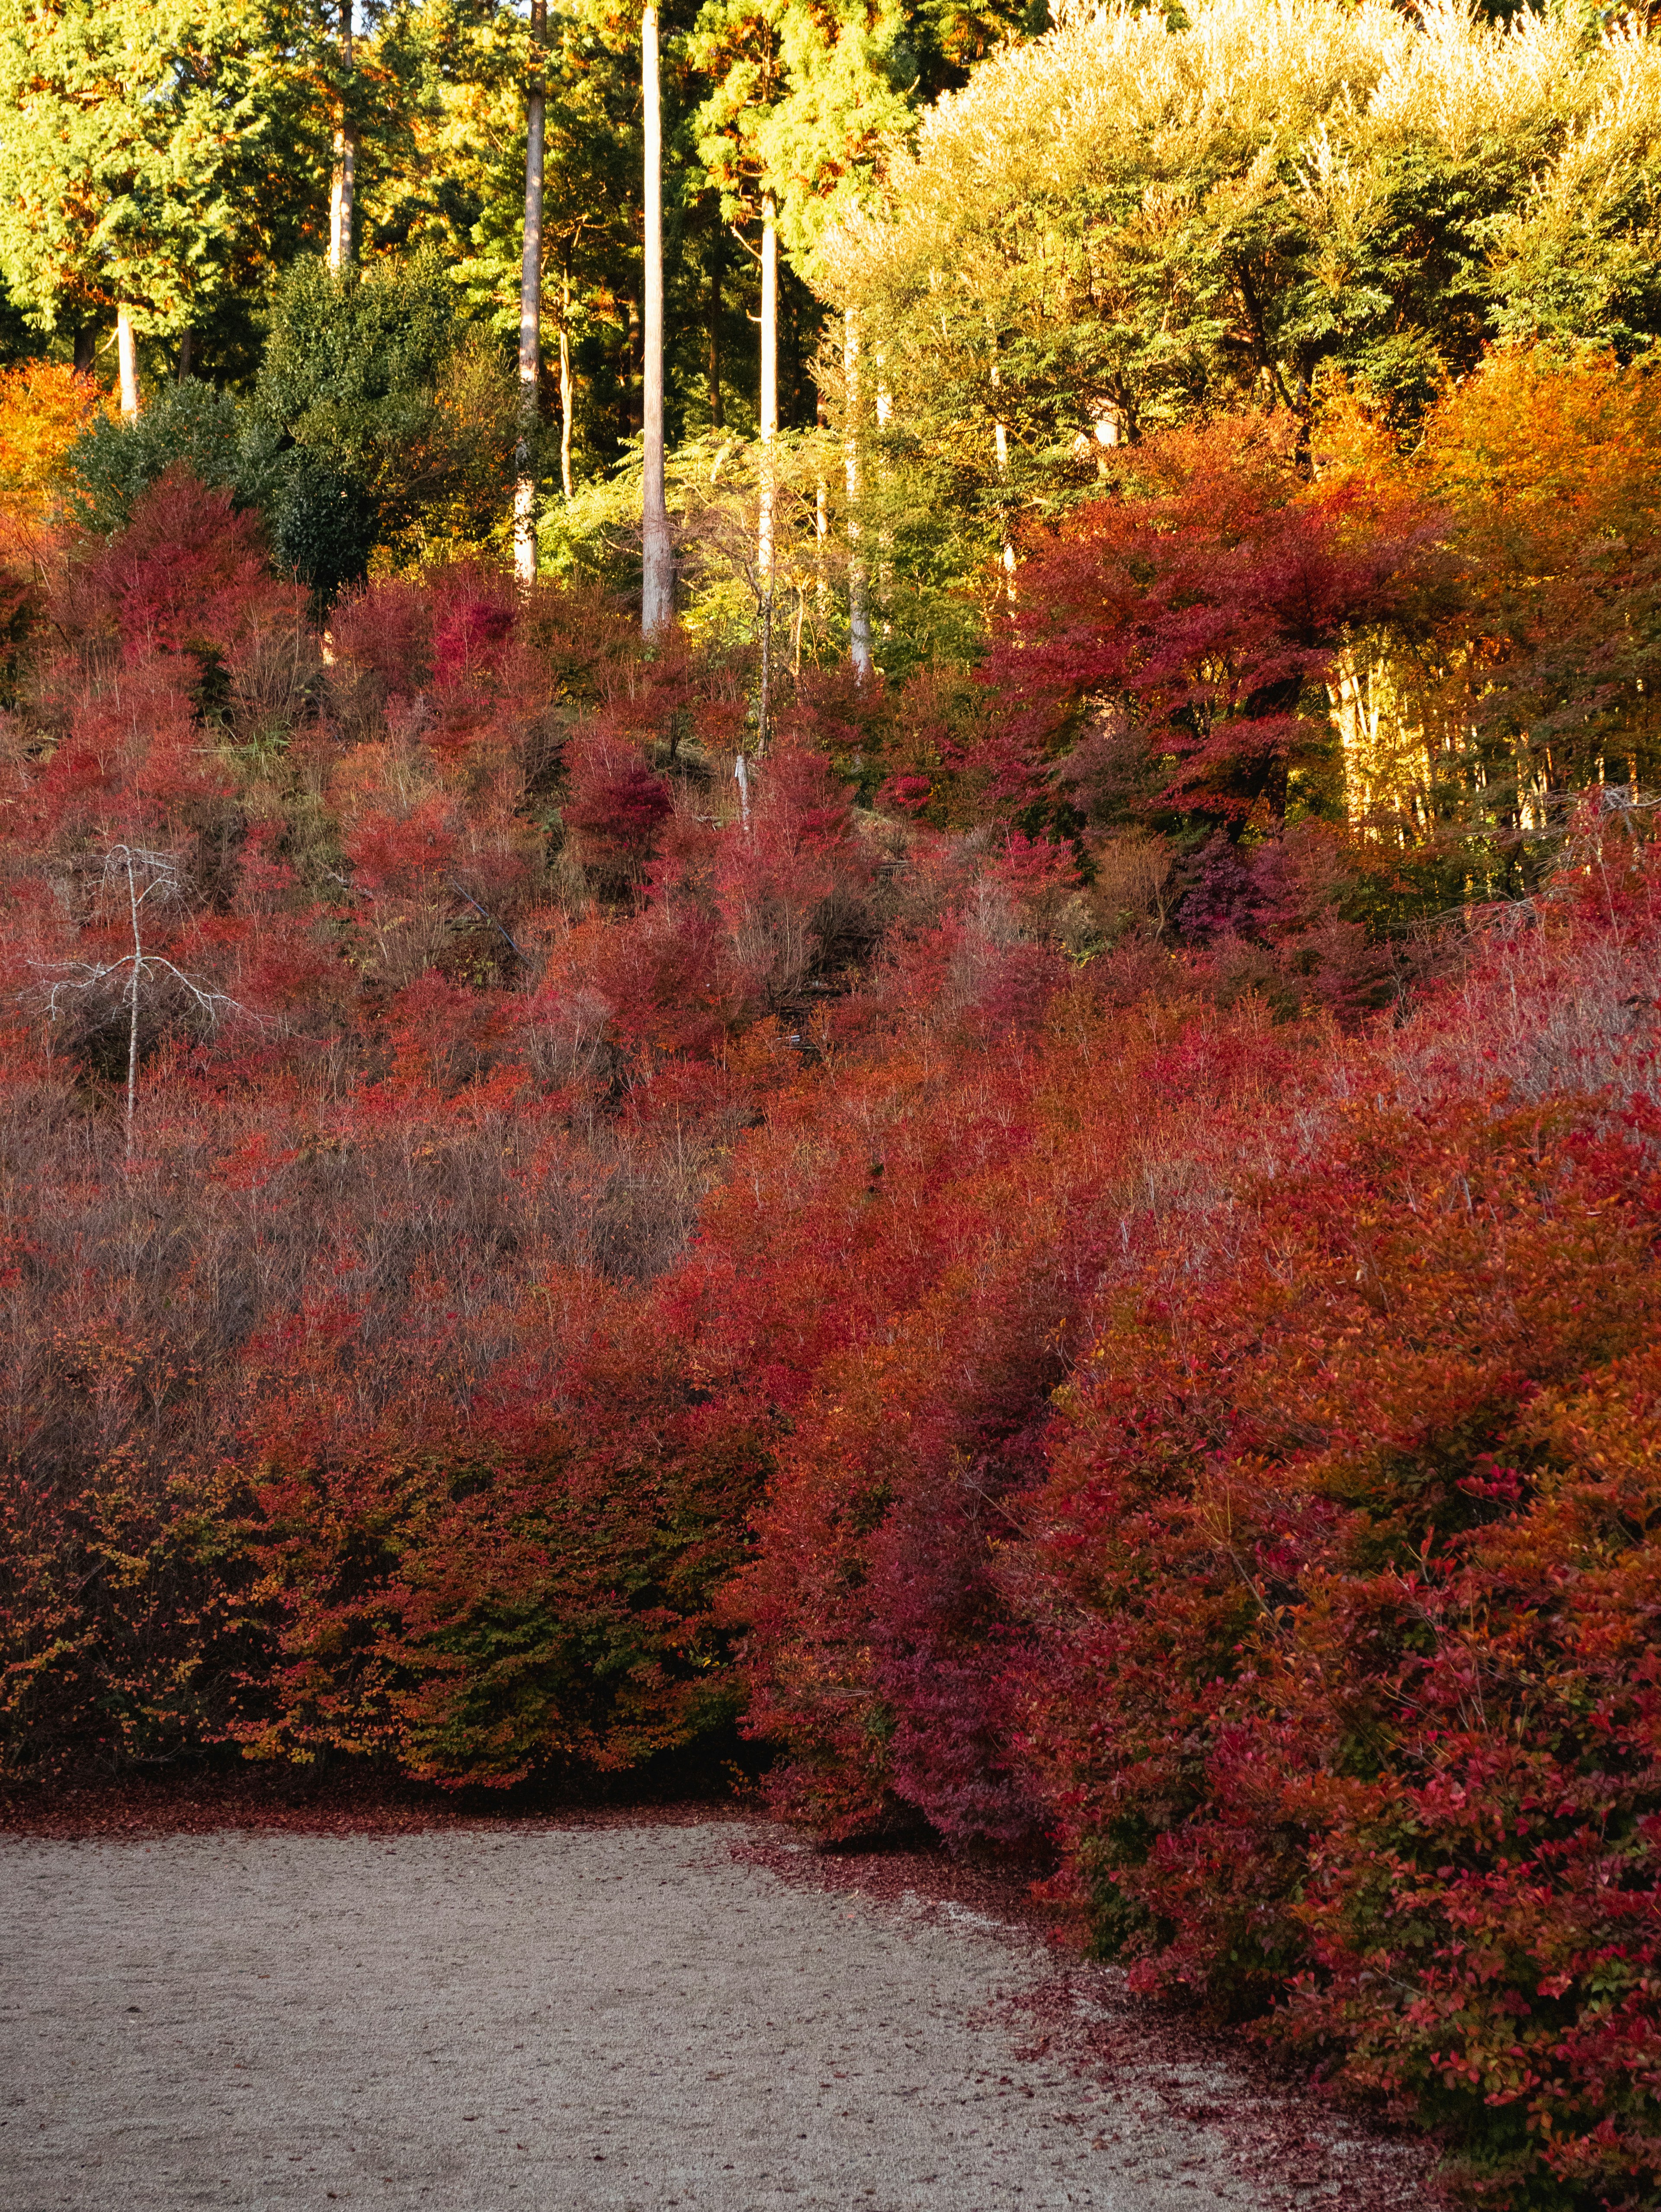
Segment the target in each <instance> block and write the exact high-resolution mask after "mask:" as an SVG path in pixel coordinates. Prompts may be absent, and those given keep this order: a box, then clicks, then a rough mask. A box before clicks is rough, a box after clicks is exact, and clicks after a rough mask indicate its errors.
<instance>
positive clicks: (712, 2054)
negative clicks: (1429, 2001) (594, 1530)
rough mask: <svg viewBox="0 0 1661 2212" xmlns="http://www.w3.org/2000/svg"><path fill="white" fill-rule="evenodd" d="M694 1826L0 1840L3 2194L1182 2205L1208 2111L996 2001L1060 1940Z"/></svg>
mask: <svg viewBox="0 0 1661 2212" xmlns="http://www.w3.org/2000/svg"><path fill="white" fill-rule="evenodd" d="M741 1835H742V1831H739V1830H735V1829H734V1828H733V1827H732V1826H719V1827H714V1826H710V1827H696V1826H693V1827H667V1826H642V1827H607V1828H591V1829H583V1828H569V1829H561V1828H550V1827H534V1826H526V1827H525V1828H514V1829H506V1830H504V1829H502V1828H496V1829H489V1830H484V1831H478V1830H459V1831H457V1830H452V1831H447V1832H444V1831H440V1832H428V1833H417V1834H414V1835H400V1836H396V1837H392V1836H385V1835H380V1836H376V1835H363V1836H349V1837H344V1838H335V1837H316V1836H304V1835H285V1834H250V1833H240V1832H233V1833H226V1834H222V1835H217V1836H181V1837H173V1838H154V1839H152V1840H150V1841H148V1842H142V1841H141V1842H133V1843H116V1844H104V1843H91V1842H85V1843H79V1844H70V1843H56V1842H42V1841H39V1840H32V1839H27V1838H0V1928H3V1950H0V2205H3V2207H4V2208H5V2212H149V2208H152V2207H154V2208H156V2212H161V2209H162V2208H165V2212H185V2208H186V2207H190V2206H196V2205H213V2206H229V2207H235V2208H236V2209H237V2212H259V2209H260V2208H265V2207H267V2206H270V2207H273V2208H275V2207H279V2206H280V2207H285V2208H286V2207H289V2206H300V2205H304V2206H308V2207H310V2206H318V2207H321V2206H323V2205H325V2204H326V2203H330V2202H338V2203H341V2204H343V2205H344V2204H355V2205H358V2206H371V2207H377V2208H381V2207H392V2206H405V2205H408V2206H428V2207H433V2208H438V2212H472V2208H475V2207H477V2208H481V2212H511V2208H513V2207H515V2206H520V2205H522V2206H526V2207H535V2208H536V2212H587V2208H589V2207H595V2208H599V2207H602V2206H604V2207H606V2208H608V2212H623V2208H629V2212H636V2208H637V2209H638V2212H667V2208H670V2207H685V2208H688V2212H691V2208H703V2212H771V2208H774V2207H785V2206H788V2207H791V2208H806V2207H810V2206H812V2207H820V2206H823V2207H825V2208H834V2212H902V2208H904V2212H914V2208H915V2209H916V2212H925V2209H926V2212H1006V2209H1007V2212H1013V2209H1014V2208H1019V2212H1050V2208H1052V2207H1053V2208H1057V2212H1059V2208H1061V2207H1063V2206H1087V2207H1092V2208H1098V2212H1133V2208H1134V2212H1177V2208H1183V2212H1191V2208H1195V2207H1213V2206H1215V2207H1219V2208H1222V2207H1227V2208H1231V2212H1232V2208H1235V2207H1238V2208H1241V2212H1245V2209H1246V2208H1254V2212H1258V2208H1262V2207H1263V2206H1265V2205H1267V2204H1268V2203H1269V2202H1270V2201H1271V2200H1270V2199H1269V2198H1268V2197H1264V2196H1262V2195H1261V2194H1260V2193H1258V2191H1256V2190H1255V2189H1253V2188H1252V2187H1251V2186H1250V2185H1248V2184H1247V2183H1246V2182H1245V2181H1244V2180H1243V2179H1240V2178H1239V2177H1238V2175H1237V2174H1236V2172H1234V2170H1233V2166H1232V2160H1231V2159H1230V2157H1229V2155H1228V2153H1227V2151H1226V2148H1225V2146H1224V2144H1223V2142H1222V2141H1221V2139H1220V2137H1219V2136H1217V2135H1215V2134H1214V2133H1213V2132H1212V2131H1210V2130H1208V2129H1206V2128H1204V2127H1202V2126H1196V2125H1187V2124H1183V2123H1180V2122H1172V2121H1171V2120H1170V2119H1167V2118H1161V2117H1160V2116H1159V2114H1158V2112H1157V2109H1156V2110H1153V2111H1150V2110H1149V2109H1148V2104H1149V2100H1143V2099H1138V2098H1137V2097H1135V2096H1134V2095H1127V2096H1120V2095H1118V2094H1116V2093H1113V2092H1111V2091H1110V2090H1108V2089H1105V2088H1103V2087H1099V2086H1095V2087H1092V2085H1091V2084H1090V2083H1089V2082H1088V2081H1085V2080H1082V2079H1080V2076H1079V2075H1076V2074H1074V2073H1073V2072H1072V2071H1071V2070H1070V2069H1068V2068H1066V2067H1065V2066H1063V2065H1061V2064H1058V2063H1055V2062H1054V2061H1047V2060H1046V2059H1045V2058H1044V2057H1043V2056H1042V2055H1032V2053H1031V2051H1029V2055H1027V2056H1025V2057H1023V2056H1021V2055H1019V2046H1018V2045H1017V2043H1016V2041H1015V2040H1013V2037H1012V2031H1011V2030H1010V2029H1009V2028H1008V2027H1007V2026H1000V2025H999V2024H998V2023H999V2021H1001V2020H1007V2018H1008V2016H1009V2001H1010V2000H1011V1999H1012V1998H1013V1999H1014V2000H1016V2001H1017V2002H1019V1996H1020V1994H1021V1991H1022V1989H1023V1988H1024V1987H1025V1986H1029V1985H1033V1986H1036V1985H1037V1984H1038V1983H1039V1982H1040V1981H1041V1980H1042V1978H1043V1976H1044V1975H1045V1974H1046V1973H1049V1972H1053V1970H1054V1961H1053V1960H1050V1959H1047V1958H1046V1957H1045V1956H1044V1955H1043V1954H1041V1953H1040V1952H1039V1951H1037V1949H1031V1950H1029V1949H1028V1948H1025V1946H1024V1945H1023V1944H1022V1943H1020V1942H1013V1943H1012V1942H1011V1941H1010V1940H1009V1939H1008V1938H1007V1936H1006V1937H994V1936H989V1935H988V1934H985V1933H983V1932H981V1931H978V1930H977V1929H975V1928H973V1927H972V1926H969V1925H964V1924H960V1923H959V1924H953V1923H945V1924H942V1923H940V1920H939V1919H938V1918H935V1919H934V1920H932V1921H931V1920H929V1919H928V1918H925V1917H922V1916H917V1915H914V1916H911V1917H907V1916H905V1915H904V1913H901V1912H897V1911H895V1910H894V1909H892V1908H888V1907H880V1906H877V1905H869V1904H867V1903H864V1902H862V1901H860V1900H858V1899H849V1897H848V1896H846V1895H834V1894H832V1895H826V1894H824V1893H819V1892H817V1891H813V1890H811V1889H805V1888H803V1887H797V1886H794V1885H790V1886H787V1885H786V1884H784V1883H782V1882H780V1881H777V1880H776V1878H775V1877H773V1876H772V1875H769V1874H768V1873H766V1872H764V1870H761V1869H757V1868H756V1867H754V1866H750V1865H741V1864H737V1863H734V1861H733V1857H732V1854H731V1846H732V1844H733V1842H734V1841H735V1840H738V1839H739V1838H741Z"/></svg>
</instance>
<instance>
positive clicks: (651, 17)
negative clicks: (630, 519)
mask: <svg viewBox="0 0 1661 2212" xmlns="http://www.w3.org/2000/svg"><path fill="white" fill-rule="evenodd" d="M640 48H641V98H642V106H643V108H644V110H645V125H646V131H645V136H646V317H645V321H646V328H645V331H644V333H643V337H644V340H645V360H644V362H643V363H642V371H643V374H642V409H641V413H642V422H641V428H642V434H643V435H642V460H643V462H644V464H645V468H644V477H643V483H642V499H641V539H640V556H641V562H640V566H641V591H640V627H641V632H642V635H643V636H646V637H649V638H658V637H662V636H663V635H665V633H666V631H667V629H668V628H669V624H670V622H671V621H672V618H673V615H674V599H675V571H674V550H673V547H672V544H671V543H670V538H669V510H668V507H667V506H666V503H665V501H664V496H663V109H662V94H661V91H660V85H659V77H658V11H657V9H656V7H655V6H654V5H648V8H647V9H646V11H645V14H644V15H643V17H642V21H641V33H640Z"/></svg>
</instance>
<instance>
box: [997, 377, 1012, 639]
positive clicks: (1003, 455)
mask: <svg viewBox="0 0 1661 2212" xmlns="http://www.w3.org/2000/svg"><path fill="white" fill-rule="evenodd" d="M1001 382H1002V379H1001V377H1000V376H999V374H998V362H997V356H996V355H994V356H993V359H992V389H993V390H994V392H995V391H996V390H997V389H998V386H999V385H1000V384H1001ZM992 450H993V453H994V454H995V457H996V459H997V464H998V481H999V483H1002V482H1003V481H1004V479H1005V478H1006V477H1007V476H1008V474H1009V425H1008V424H1007V422H1005V421H1004V419H1003V417H1002V416H1001V415H1000V416H998V418H997V420H996V421H995V422H994V423H993V425H992ZM998 519H999V521H1000V524H1001V536H1002V538H1003V588H1004V596H1005V598H1006V599H1008V600H1009V601H1010V603H1011V604H1012V605H1013V602H1014V598H1015V542H1014V540H1013V538H1011V536H1010V534H1009V503H1008V501H1007V500H1005V501H1001V502H1000V512H999V517H998Z"/></svg>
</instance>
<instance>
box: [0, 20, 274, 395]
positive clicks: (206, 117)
mask: <svg viewBox="0 0 1661 2212" xmlns="http://www.w3.org/2000/svg"><path fill="white" fill-rule="evenodd" d="M309 51H310V48H309V37H308V31H307V21H306V18H305V16H304V15H303V13H302V12H301V10H300V9H293V10H290V9H287V8H285V7H284V6H283V4H281V0H55V4H53V5H52V6H51V7H49V8H48V7H36V6H31V5H28V4H26V0H3V4H0V79H3V81H4V82H6V83H7V84H8V86H9V87H12V88H15V91H14V94H13V99H14V112H13V114H12V116H11V118H10V119H9V124H8V127H7V128H6V130H5V131H4V132H3V134H0V272H3V275H4V277H5V281H6V283H7V286H8V287H9V290H10V293H11V295H12V297H13V299H14V301H15V302H16V303H17V304H18V305H19V306H20V307H22V308H23V309H24V310H25V311H26V312H27V314H28V315H29V317H30V319H31V320H32V322H33V325H34V326H35V327H36V328H37V329H38V330H40V331H55V330H58V328H60V327H64V326H67V327H68V328H69V329H70V330H71V331H74V330H77V329H80V328H82V327H83V326H86V325H94V324H98V323H100V322H107V321H108V319H110V318H111V317H112V316H113V317H114V318H115V319H116V321H117V326H118V333H119V360H120V372H121V399H122V406H123V409H124V410H125V412H126V413H127V414H129V415H132V414H136V413H137V409H138V404H139V391H138V376H137V341H138V339H139V338H140V337H143V335H145V334H147V333H149V334H163V335H172V336H173V337H182V336H183V335H184V334H186V333H188V332H189V331H191V330H192V328H193V327H194V326H196V325H198V324H199V323H200V322H202V321H203V320H204V318H205V317H206V316H207V315H208V314H210V313H211V312H212V310H213V309H214V307H216V305H217V304H218V303H219V302H220V301H222V300H223V299H224V298H225V296H226V295H228V294H231V293H234V292H235V291H237V290H239V289H241V290H247V289H252V287H253V286H255V285H256V284H257V283H259V280H260V278H261V276H262V275H263V273H264V272H265V270H268V269H269V268H270V267H271V265H272V264H273V261H274V260H275V259H276V258H277V257H278V255H279V253H280V252H281V250H282V249H283V247H284V246H291V245H292V243H293V241H294V240H295V236H296V235H297V232H298V228H299V225H300V222H301V219H302V216H303V210H304V206H305V204H306V203H307V199H308V197H309V196H310V195H311V193H312V191H313V186H314V176H313V169H314V166H315V158H314V157H315V148H314V146H313V132H312V130H311V123H310V115H309V109H308V97H309V95H308V81H307V66H306V65H307V60H308V57H309Z"/></svg>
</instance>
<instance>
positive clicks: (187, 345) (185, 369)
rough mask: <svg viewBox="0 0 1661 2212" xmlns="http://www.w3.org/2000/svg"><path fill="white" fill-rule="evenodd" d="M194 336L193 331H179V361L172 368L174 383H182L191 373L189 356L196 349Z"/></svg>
mask: <svg viewBox="0 0 1661 2212" xmlns="http://www.w3.org/2000/svg"><path fill="white" fill-rule="evenodd" d="M195 338H196V333H195V332H194V331H180V332H179V361H178V364H177V366H176V368H174V370H173V381H174V383H175V384H182V383H183V382H184V381H185V379H186V377H187V376H188V375H189V374H190V373H191V356H192V354H193V353H194V352H195V350H196V346H195Z"/></svg>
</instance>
